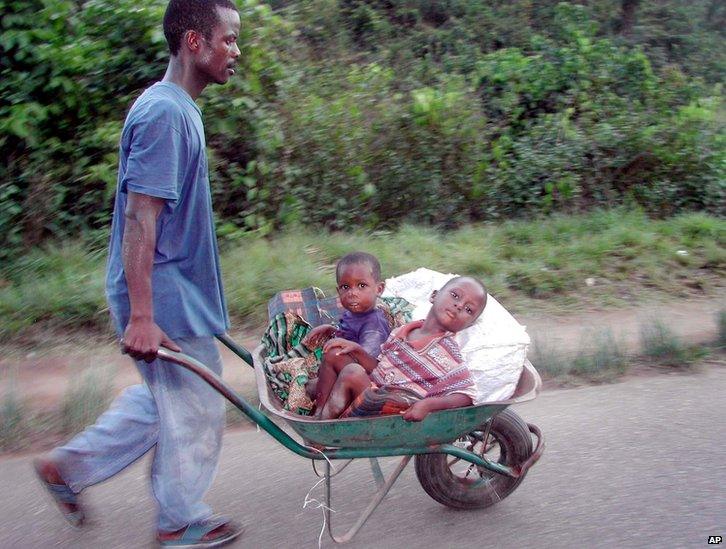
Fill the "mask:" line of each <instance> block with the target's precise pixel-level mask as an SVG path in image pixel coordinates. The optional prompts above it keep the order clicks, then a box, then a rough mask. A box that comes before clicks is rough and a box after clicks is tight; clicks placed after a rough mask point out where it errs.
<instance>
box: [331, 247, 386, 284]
mask: <svg viewBox="0 0 726 549" xmlns="http://www.w3.org/2000/svg"><path fill="white" fill-rule="evenodd" d="M361 263H362V264H364V265H368V266H369V267H370V268H371V274H372V275H373V278H374V279H375V281H376V282H380V281H381V264H380V263H379V262H378V259H376V256H374V255H371V254H367V253H365V252H353V253H350V254H347V255H344V256H343V257H341V258H340V260H338V264H337V265H336V266H335V279H336V280H339V279H340V271H341V270H342V269H343V267H347V266H348V265H359V264H361Z"/></svg>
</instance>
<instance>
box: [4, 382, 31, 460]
mask: <svg viewBox="0 0 726 549" xmlns="http://www.w3.org/2000/svg"><path fill="white" fill-rule="evenodd" d="M28 414H29V412H28V410H27V407H26V406H25V404H24V403H23V402H21V400H20V398H19V396H18V394H17V391H16V389H15V387H14V382H13V380H12V379H11V381H10V383H9V385H8V388H7V390H6V391H5V392H4V394H3V395H2V399H0V450H4V451H10V450H19V449H21V448H23V447H24V444H25V442H26V439H27V435H28V433H29V431H30V429H31V422H30V420H29V415H28Z"/></svg>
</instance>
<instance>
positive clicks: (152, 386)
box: [51, 337, 225, 532]
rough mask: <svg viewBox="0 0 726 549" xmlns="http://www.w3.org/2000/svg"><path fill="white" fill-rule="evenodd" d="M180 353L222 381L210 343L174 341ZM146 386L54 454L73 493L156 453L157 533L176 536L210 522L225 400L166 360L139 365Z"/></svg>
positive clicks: (219, 362) (126, 394)
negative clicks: (210, 494) (210, 492)
mask: <svg viewBox="0 0 726 549" xmlns="http://www.w3.org/2000/svg"><path fill="white" fill-rule="evenodd" d="M175 342H176V343H177V344H178V345H179V346H180V347H181V348H182V352H184V353H185V354H187V355H189V356H192V357H194V358H196V359H197V360H199V361H200V362H202V363H203V364H205V365H206V366H207V367H209V368H210V369H211V370H212V371H214V372H215V373H217V374H220V375H221V373H222V360H221V357H220V355H219V350H218V349H217V345H216V342H215V340H214V338H212V337H192V338H175ZM136 366H137V368H138V369H139V371H140V372H141V375H142V377H143V379H144V381H145V383H143V384H141V385H133V386H131V387H128V388H127V389H126V390H125V391H124V392H123V393H122V394H121V395H120V396H119V397H118V398H117V399H116V400H115V401H114V402H113V404H112V405H111V407H110V408H109V409H108V411H106V412H105V413H104V414H103V415H101V417H99V418H98V420H97V421H96V424H95V425H92V426H90V427H87V428H86V429H85V430H84V431H83V432H82V433H80V434H78V435H76V436H75V437H74V438H73V439H72V440H71V441H70V442H68V444H66V445H65V446H62V447H59V448H56V449H55V450H53V452H52V453H51V457H52V459H53V460H54V461H55V463H56V464H57V466H58V469H59V471H60V473H61V476H62V477H63V480H65V482H66V483H67V484H68V486H70V488H71V490H73V491H74V492H76V493H77V492H80V491H81V490H83V489H84V488H87V487H88V486H91V485H93V484H96V483H98V482H101V481H103V480H106V479H107V478H109V477H111V476H113V475H115V474H116V473H118V472H119V471H121V470H122V469H124V468H125V467H126V466H128V465H129V464H131V463H133V462H134V461H136V460H137V459H138V458H140V457H141V456H143V455H144V454H145V453H146V452H147V451H148V450H150V449H151V448H152V447H155V449H154V459H153V464H152V467H151V485H152V489H153V492H154V497H155V498H156V500H157V502H158V504H159V520H158V528H159V530H160V531H165V532H170V531H174V530H178V529H180V528H183V527H185V526H186V525H188V524H192V523H195V522H199V521H202V520H205V519H207V518H209V517H210V516H211V515H212V510H211V509H210V508H209V506H207V505H206V504H205V503H203V502H202V498H203V497H204V494H205V493H206V491H207V489H208V488H209V486H210V484H211V483H212V480H213V478H214V475H215V473H216V471H217V462H218V458H219V451H220V448H221V442H222V431H223V428H224V418H225V411H224V402H223V398H222V396H221V395H220V394H219V393H217V392H216V391H215V390H214V389H212V388H211V387H210V386H209V385H207V384H206V383H205V382H204V381H202V379H201V378H199V377H198V376H196V375H195V374H193V373H191V372H189V371H187V370H185V369H184V368H182V367H180V366H177V365H175V364H169V363H166V362H163V361H160V360H155V361H154V362H152V363H150V364H147V363H146V362H143V361H137V362H136Z"/></svg>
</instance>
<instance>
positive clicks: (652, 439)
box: [0, 366, 726, 549]
mask: <svg viewBox="0 0 726 549" xmlns="http://www.w3.org/2000/svg"><path fill="white" fill-rule="evenodd" d="M514 409H515V411H516V412H517V413H519V414H520V415H521V416H522V417H523V418H524V419H526V420H527V421H529V422H532V423H535V424H537V425H538V426H539V427H540V428H541V429H542V431H543V433H544V435H545V439H546V442H547V449H546V451H545V454H544V457H543V458H542V459H541V460H540V462H539V463H538V464H537V465H536V466H535V467H534V468H533V469H532V470H531V471H530V473H529V475H528V476H527V478H525V480H524V482H523V483H522V484H521V485H520V486H519V488H518V489H517V490H516V491H515V492H514V493H513V494H512V495H511V496H509V497H508V498H507V499H505V500H503V501H501V502H499V503H498V504H496V505H494V506H493V507H490V508H489V509H484V510H479V511H456V510H453V509H448V508H446V507H443V506H441V505H439V504H438V503H436V502H435V501H434V500H432V499H430V498H429V497H428V496H427V495H426V493H425V492H424V491H423V490H422V489H421V488H420V486H419V484H418V482H417V480H416V477H415V474H414V471H413V466H412V465H410V466H409V468H408V469H407V470H406V471H405V472H404V474H403V475H402V477H401V478H400V479H399V481H398V483H397V484H396V485H395V486H394V488H393V490H392V491H391V493H390V494H389V495H388V497H387V498H386V499H385V500H384V501H383V503H382V504H381V506H380V507H379V508H378V510H377V511H376V512H375V513H374V514H373V516H372V517H371V519H370V520H369V521H368V523H367V524H366V525H365V526H364V527H363V529H362V530H361V532H360V533H359V534H358V536H357V537H356V538H355V540H354V541H353V542H352V543H351V544H349V545H348V547H354V548H376V549H378V548H389V547H390V548H398V547H411V546H418V547H424V548H428V547H431V548H439V547H452V548H469V547H471V548H475V547H476V548H480V547H497V548H498V547H502V548H508V547H512V548H522V547H525V548H526V547H533V548H539V547H543V548H544V547H548V548H550V547H554V548H560V547H608V548H610V547H617V548H621V547H705V546H707V540H708V537H709V536H723V537H726V492H725V486H726V446H725V445H724V442H725V441H726V421H724V411H725V410H726V368H724V367H722V366H712V367H710V368H708V369H706V370H705V371H701V372H698V373H694V374H669V375H656V376H650V377H636V378H632V379H629V380H627V381H625V382H622V383H617V384H613V385H603V386H592V387H584V388H579V389H568V390H555V391H547V392H545V393H543V394H542V395H540V397H539V398H537V399H536V400H535V401H533V402H531V403H526V404H522V405H518V406H516V407H515V408H514ZM31 459H32V456H24V457H21V458H12V459H5V460H3V461H0V483H1V485H2V487H3V490H2V497H1V498H0V547H8V548H10V547H12V548H50V547H62V548H66V547H68V548H80V549H91V548H93V549H97V548H104V549H105V548H117V547H119V548H133V547H153V546H154V544H153V535H154V504H153V499H152V498H151V495H150V492H149V488H148V484H147V482H146V476H147V471H148V460H141V461H139V462H138V463H137V464H135V465H134V466H132V467H131V468H129V469H128V470H126V471H125V472H123V473H122V474H120V475H118V476H117V477H115V478H113V479H112V480H110V481H108V482H106V483H104V484H102V485H99V486H95V487H93V488H91V489H89V490H87V491H86V492H85V493H84V494H83V495H84V498H85V499H84V502H85V504H86V506H87V510H88V514H89V516H90V520H89V523H88V524H87V525H86V527H85V528H84V529H83V530H80V531H77V530H73V529H72V528H71V527H70V526H68V525H67V524H66V523H65V522H64V521H63V519H62V518H60V515H59V514H58V513H57V511H56V510H55V508H54V506H53V505H52V504H51V503H50V501H49V499H48V498H47V497H46V495H45V493H44V492H43V491H41V489H40V487H39V485H38V484H37V482H36V481H35V479H34V478H33V474H32V469H31V465H30V463H31ZM395 461H396V460H395V459H386V460H383V465H384V470H390V469H391V468H392V467H393V466H394V465H395ZM316 481H317V478H316V477H315V476H314V474H313V473H312V470H311V467H310V463H309V462H308V461H306V460H304V459H302V458H300V457H298V456H296V455H294V454H292V453H291V452H289V451H288V450H286V449H285V448H284V447H282V446H281V445H279V444H277V443H276V442H275V441H274V440H273V439H272V438H271V437H269V436H268V435H267V434H265V433H264V432H260V433H257V432H255V431H254V430H246V431H236V432H230V433H228V434H227V435H226V439H225V447H224V451H223V454H222V458H221V463H220V468H219V474H218V476H217V479H216V482H215V484H214V486H213V488H212V490H211V491H210V494H209V497H208V501H209V502H210V503H211V504H212V505H213V506H214V507H215V509H217V510H218V511H220V512H224V513H226V514H229V515H231V516H233V517H234V518H236V519H238V520H239V521H240V522H242V523H243V524H244V525H245V526H246V532H245V534H244V535H243V536H242V537H241V538H240V539H239V541H237V542H236V543H235V544H232V545H229V547H240V548H241V547H250V548H275V549H278V548H300V547H311V548H312V547H316V546H317V545H318V535H319V533H320V528H321V525H322V513H321V511H320V509H313V508H307V509H303V508H302V504H303V501H304V499H305V497H306V494H307V493H308V490H309V489H310V488H311V487H312V486H313V485H314V484H315V482H316ZM336 481H337V482H336V484H334V486H333V489H334V500H333V508H334V509H335V511H336V513H335V514H334V515H333V521H334V523H335V524H336V525H337V529H338V531H340V529H341V528H342V527H344V526H347V525H348V524H350V523H351V522H352V521H353V520H354V518H355V517H356V516H357V513H356V511H357V510H360V509H362V508H363V507H364V506H365V504H366V502H367V497H366V496H367V494H369V493H372V492H373V483H372V477H371V474H370V469H369V468H368V463H367V461H366V460H359V462H356V463H354V464H353V465H351V466H350V467H349V468H348V469H347V470H346V471H345V472H343V473H342V474H341V476H340V477H338V478H336ZM313 496H314V497H317V498H318V499H320V500H322V497H323V491H322V486H320V487H319V488H318V489H317V490H315V491H314V492H313ZM333 545H334V544H333V543H332V542H331V541H330V540H329V539H328V538H327V537H325V536H324V537H323V540H322V546H323V547H332V546H333Z"/></svg>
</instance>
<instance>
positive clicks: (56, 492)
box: [33, 459, 85, 528]
mask: <svg viewBox="0 0 726 549" xmlns="http://www.w3.org/2000/svg"><path fill="white" fill-rule="evenodd" d="M49 463H50V462H48V461H46V460H43V459H36V460H34V461H33V468H34V469H35V473H36V475H37V476H38V480H40V483H41V484H42V485H43V486H44V487H45V489H46V490H47V491H48V493H49V494H50V495H51V496H52V497H53V500H54V501H55V503H56V506H57V507H58V509H59V510H60V512H61V514H62V515H63V518H65V519H66V520H67V521H68V522H69V523H71V525H73V526H74V527H76V528H80V527H81V525H82V524H83V521H84V519H85V514H84V513H83V509H82V508H81V505H80V503H79V502H78V495H77V494H76V493H75V492H73V490H71V489H70V487H69V486H68V485H67V484H66V483H65V482H62V483H61V484H54V483H52V482H50V481H49V480H48V471H47V468H48V466H49ZM50 465H52V463H50Z"/></svg>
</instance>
